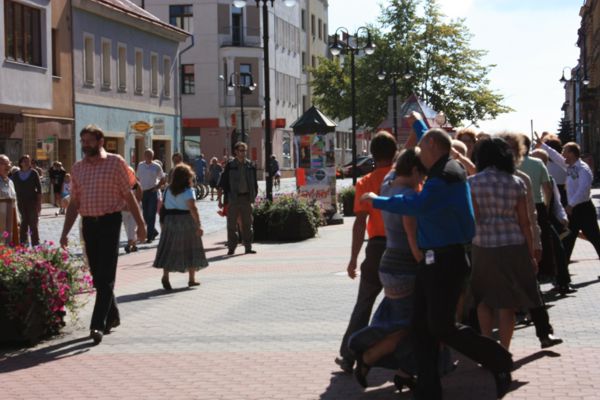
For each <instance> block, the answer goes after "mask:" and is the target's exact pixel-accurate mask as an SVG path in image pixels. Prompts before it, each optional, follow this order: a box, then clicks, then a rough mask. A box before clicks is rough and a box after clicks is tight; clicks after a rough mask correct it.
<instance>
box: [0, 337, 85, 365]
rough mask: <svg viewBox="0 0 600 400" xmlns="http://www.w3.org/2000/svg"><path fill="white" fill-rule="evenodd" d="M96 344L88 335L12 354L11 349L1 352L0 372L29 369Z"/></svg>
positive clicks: (76, 354)
mask: <svg viewBox="0 0 600 400" xmlns="http://www.w3.org/2000/svg"><path fill="white" fill-rule="evenodd" d="M93 346H94V344H93V342H92V341H91V340H90V338H89V337H88V336H84V337H80V338H77V339H72V340H68V341H66V342H61V343H57V344H54V345H52V346H48V347H44V348H41V349H38V350H34V351H27V350H22V351H21V352H20V353H18V354H15V355H12V354H11V352H10V351H4V352H2V353H0V361H1V362H0V374H4V373H8V372H13V371H18V370H22V369H27V368H31V367H35V366H38V365H40V364H45V363H48V362H52V361H56V360H60V359H63V358H67V357H74V356H78V355H80V354H83V353H86V352H88V351H89V350H90V348H91V347H93Z"/></svg>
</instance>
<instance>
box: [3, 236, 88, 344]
mask: <svg viewBox="0 0 600 400" xmlns="http://www.w3.org/2000/svg"><path fill="white" fill-rule="evenodd" d="M91 287H92V279H91V277H90V275H88V274H87V273H85V272H84V271H83V270H82V263H81V262H79V261H78V260H76V259H75V258H72V257H70V256H69V254H68V252H67V251H66V250H63V249H61V248H56V247H53V244H52V242H49V243H44V244H42V245H39V246H35V247H34V248H25V247H14V248H12V247H8V246H5V245H0V326H2V329H0V342H5V343H6V342H19V343H27V344H30V345H31V344H35V343H36V342H37V341H38V340H39V339H40V338H42V337H45V336H49V335H53V334H57V333H58V332H59V331H60V329H61V328H62V327H63V326H64V325H65V321H64V319H65V316H66V314H67V312H70V313H71V314H72V315H76V310H77V308H78V306H79V305H80V304H79V302H78V301H77V300H78V299H77V295H78V294H81V293H84V292H88V291H89V290H90V289H91Z"/></svg>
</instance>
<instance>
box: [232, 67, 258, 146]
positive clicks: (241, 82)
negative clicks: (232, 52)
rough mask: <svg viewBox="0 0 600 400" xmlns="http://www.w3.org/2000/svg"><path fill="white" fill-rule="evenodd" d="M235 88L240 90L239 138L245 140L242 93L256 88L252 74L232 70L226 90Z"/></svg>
mask: <svg viewBox="0 0 600 400" xmlns="http://www.w3.org/2000/svg"><path fill="white" fill-rule="evenodd" d="M235 88H238V90H239V92H240V113H241V118H242V129H241V131H242V134H241V135H240V140H242V141H244V142H245V140H244V138H245V137H246V136H245V135H246V128H245V126H244V124H245V118H244V95H245V94H252V92H253V91H254V89H256V83H254V79H252V75H250V74H249V73H247V72H241V73H239V74H238V73H237V72H232V73H231V75H229V83H228V84H227V90H228V91H230V92H233V90H234V89H235Z"/></svg>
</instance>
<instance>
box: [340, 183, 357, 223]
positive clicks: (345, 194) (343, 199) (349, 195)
mask: <svg viewBox="0 0 600 400" xmlns="http://www.w3.org/2000/svg"><path fill="white" fill-rule="evenodd" d="M355 193H356V190H355V189H354V186H347V187H345V188H343V189H342V190H340V192H339V193H338V201H339V202H340V203H341V204H342V208H343V211H344V216H345V217H350V216H353V215H354V194H355Z"/></svg>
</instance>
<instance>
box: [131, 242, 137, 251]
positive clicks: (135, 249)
mask: <svg viewBox="0 0 600 400" xmlns="http://www.w3.org/2000/svg"><path fill="white" fill-rule="evenodd" d="M137 250H138V249H137V246H136V245H135V244H134V245H133V246H131V251H132V252H134V251H137Z"/></svg>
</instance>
